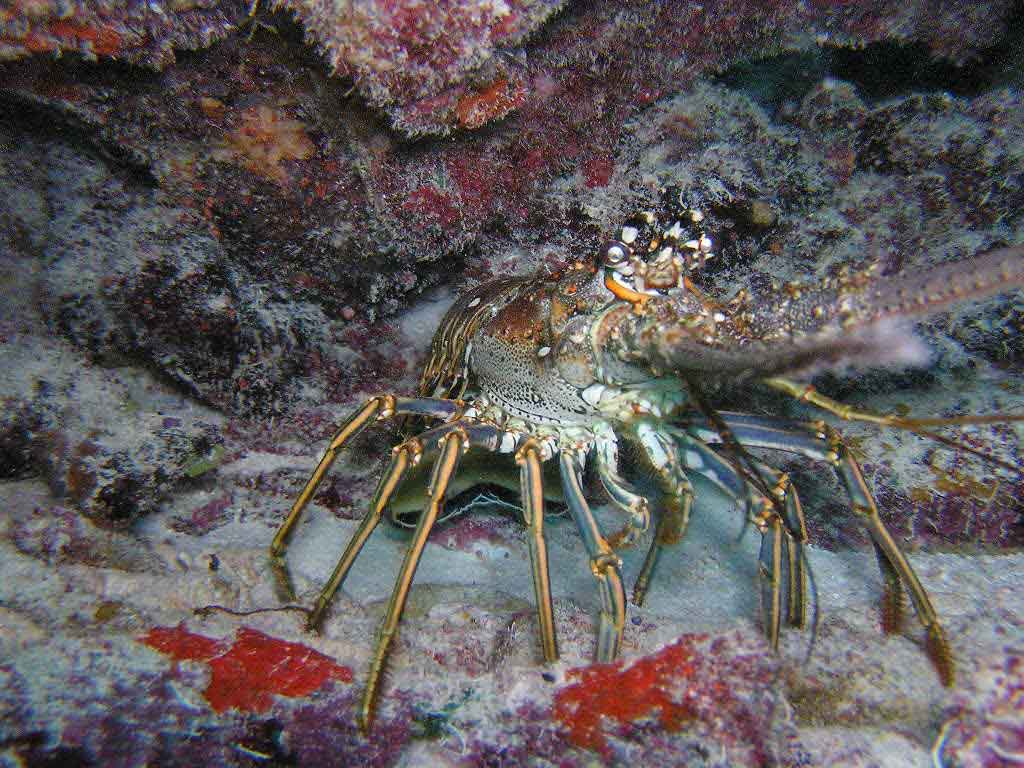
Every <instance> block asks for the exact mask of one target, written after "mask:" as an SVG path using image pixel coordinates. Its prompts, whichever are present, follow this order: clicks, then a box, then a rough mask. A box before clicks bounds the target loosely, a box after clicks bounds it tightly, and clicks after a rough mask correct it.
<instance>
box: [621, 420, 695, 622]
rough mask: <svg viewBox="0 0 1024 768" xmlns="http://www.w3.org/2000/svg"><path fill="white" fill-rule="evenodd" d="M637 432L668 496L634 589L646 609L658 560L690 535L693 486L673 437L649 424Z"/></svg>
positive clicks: (664, 500)
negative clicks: (685, 536)
mask: <svg viewBox="0 0 1024 768" xmlns="http://www.w3.org/2000/svg"><path fill="white" fill-rule="evenodd" d="M635 429H636V435H637V438H638V440H639V443H640V445H641V447H642V448H643V449H644V454H645V456H646V458H647V462H648V463H649V464H650V465H651V467H653V468H654V471H655V482H657V484H658V487H659V488H660V489H661V492H662V493H663V494H664V499H663V503H662V508H661V510H660V512H661V514H660V516H659V518H658V527H657V529H656V530H655V532H654V540H653V541H651V547H650V549H648V550H647V557H645V558H644V563H643V565H642V566H641V568H640V573H639V575H638V576H637V579H636V582H635V583H634V585H633V602H634V603H635V604H636V605H643V604H644V599H645V598H646V596H647V588H648V585H649V584H650V580H651V577H652V576H653V574H654V569H655V567H656V566H657V564H658V557H659V556H660V555H661V552H662V551H663V550H664V549H665V547H671V546H675V545H676V544H678V543H679V542H680V541H681V540H682V538H683V534H684V533H685V532H686V526H687V525H688V524H689V522H690V507H691V506H692V505H693V486H692V485H690V481H689V479H687V477H686V473H685V472H684V471H683V468H682V467H681V466H680V464H679V459H678V457H677V455H676V453H677V452H676V450H675V445H674V443H673V441H672V438H671V436H670V435H669V434H667V433H666V432H664V431H663V430H661V429H660V428H656V427H653V426H651V425H650V424H648V423H645V422H641V423H639V424H637V425H636V427H635Z"/></svg>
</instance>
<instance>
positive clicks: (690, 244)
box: [683, 240, 700, 251]
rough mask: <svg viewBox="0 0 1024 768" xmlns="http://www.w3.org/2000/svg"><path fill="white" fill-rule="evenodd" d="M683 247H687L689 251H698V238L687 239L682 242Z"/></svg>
mask: <svg viewBox="0 0 1024 768" xmlns="http://www.w3.org/2000/svg"><path fill="white" fill-rule="evenodd" d="M683 247H684V248H689V249H690V250H691V251H699V250H700V240H687V241H686V242H685V243H683Z"/></svg>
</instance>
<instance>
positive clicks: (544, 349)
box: [537, 347, 551, 357]
mask: <svg viewBox="0 0 1024 768" xmlns="http://www.w3.org/2000/svg"><path fill="white" fill-rule="evenodd" d="M550 352H551V347H541V348H540V349H538V350H537V357H547V356H548V354H549V353H550Z"/></svg>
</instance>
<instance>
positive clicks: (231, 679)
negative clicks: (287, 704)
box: [140, 624, 352, 713]
mask: <svg viewBox="0 0 1024 768" xmlns="http://www.w3.org/2000/svg"><path fill="white" fill-rule="evenodd" d="M140 642H142V643H143V644H144V645H147V646H149V647H150V648H153V649H154V650H157V651H159V652H160V653H163V654H165V655H167V656H170V657H171V658H172V659H174V660H175V661H198V662H205V663H207V664H209V666H210V684H209V685H208V686H207V688H206V690H205V691H204V692H203V696H204V697H205V698H206V700H207V701H208V702H209V703H210V707H211V708H212V709H213V710H214V711H215V712H224V711H226V710H228V709H239V710H242V711H243V712H257V713H262V712H266V711H267V710H269V709H270V706H271V704H272V703H273V700H274V699H273V697H274V696H275V695H276V696H287V697H290V698H299V697H303V696H308V695H309V694H311V693H313V692H314V691H316V690H319V689H320V687H321V686H323V684H324V683H326V682H327V681H328V680H340V681H341V682H345V683H350V682H352V670H351V669H349V668H348V667H345V666H342V665H340V664H336V663H335V662H334V660H333V659H331V658H330V657H328V656H324V655H323V654H322V653H318V652H317V651H314V650H313V649H312V648H309V647H308V646H305V645H302V644H301V643H289V642H287V641H285V640H279V639H278V638H276V637H271V636H270V635H265V634H263V633H262V632H257V631H256V630H254V629H249V628H248V627H242V628H241V629H239V630H238V632H237V633H236V634H235V639H234V641H233V642H229V641H227V640H216V639H214V638H210V637H206V636H204V635H197V634H195V633H193V632H189V631H188V630H187V629H185V625H184V624H179V625H178V626H176V627H153V628H152V629H151V630H150V631H149V633H148V634H146V636H145V637H143V638H140Z"/></svg>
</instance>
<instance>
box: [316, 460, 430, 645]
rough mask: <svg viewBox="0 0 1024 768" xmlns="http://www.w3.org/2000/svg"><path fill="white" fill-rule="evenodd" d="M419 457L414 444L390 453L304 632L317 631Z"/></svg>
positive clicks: (317, 600)
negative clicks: (389, 457) (367, 505)
mask: <svg viewBox="0 0 1024 768" xmlns="http://www.w3.org/2000/svg"><path fill="white" fill-rule="evenodd" d="M422 454H423V448H422V446H421V445H420V443H419V441H417V440H407V441H406V442H405V443H403V444H402V445H399V446H397V447H396V448H395V449H394V451H392V457H391V464H390V466H389V467H388V469H387V471H386V472H385V473H384V475H383V476H382V477H381V479H380V483H379V484H378V485H377V490H376V492H375V493H374V494H373V500H372V501H371V502H370V511H369V513H368V514H367V515H366V517H364V518H363V520H362V522H360V523H359V528H358V529H356V532H355V534H354V535H353V536H352V538H351V539H350V540H349V542H348V546H346V547H345V552H344V554H342V556H341V559H340V560H339V561H338V564H337V565H336V566H334V571H333V572H332V573H331V578H329V579H328V580H327V583H326V584H325V585H324V587H323V589H322V590H320V594H319V595H318V596H317V599H316V603H315V604H314V606H313V611H312V613H310V615H309V619H308V621H307V622H306V628H307V629H310V630H316V629H319V628H320V624H321V622H322V621H323V618H324V613H326V611H327V606H328V605H329V604H330V602H331V599H332V598H333V597H334V593H335V592H337V591H338V588H339V587H340V586H341V585H342V584H343V583H344V581H345V577H346V576H348V572H349V570H350V569H351V568H352V563H354V562H355V560H356V558H357V557H358V556H359V553H360V552H361V551H362V550H363V546H364V545H365V544H366V541H367V539H369V538H370V534H372V533H373V532H374V530H375V529H376V528H377V525H378V524H379V523H380V521H381V518H382V517H383V516H384V510H385V509H386V508H387V505H388V501H389V500H390V498H391V495H392V494H393V493H394V492H395V489H396V488H397V487H398V486H399V485H400V484H401V483H402V480H403V479H404V478H405V474H406V472H407V471H408V470H409V467H411V466H414V465H416V464H417V463H419V460H420V456H421V455H422Z"/></svg>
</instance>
